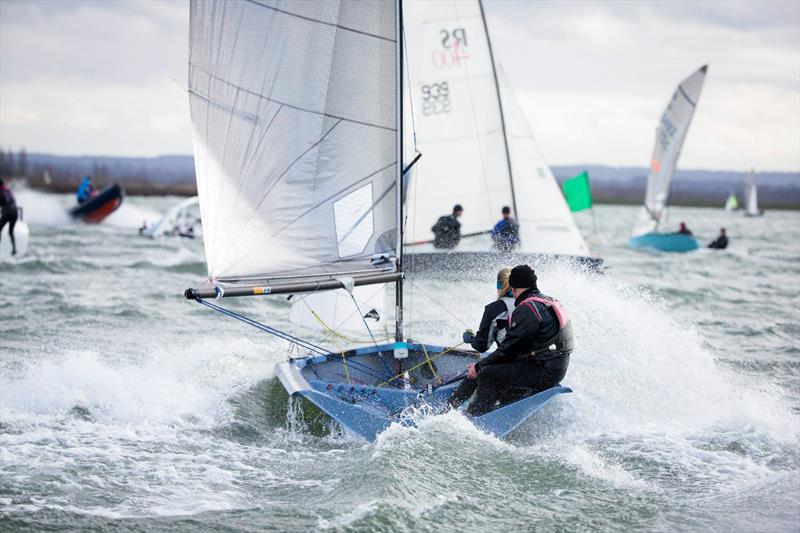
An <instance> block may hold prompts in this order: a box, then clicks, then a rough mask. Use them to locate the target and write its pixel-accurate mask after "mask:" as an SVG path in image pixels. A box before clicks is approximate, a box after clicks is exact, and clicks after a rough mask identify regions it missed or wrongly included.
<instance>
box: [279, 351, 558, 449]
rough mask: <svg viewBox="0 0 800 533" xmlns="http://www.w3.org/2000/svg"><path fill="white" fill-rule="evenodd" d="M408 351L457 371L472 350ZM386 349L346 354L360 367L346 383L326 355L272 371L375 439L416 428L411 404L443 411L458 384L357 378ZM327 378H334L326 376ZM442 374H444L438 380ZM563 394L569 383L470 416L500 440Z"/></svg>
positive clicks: (415, 375) (295, 391)
mask: <svg viewBox="0 0 800 533" xmlns="http://www.w3.org/2000/svg"><path fill="white" fill-rule="evenodd" d="M409 351H410V352H412V354H413V353H415V351H416V353H425V357H430V358H431V359H433V360H435V361H436V363H435V364H436V365H437V367H438V370H439V371H442V372H449V373H454V372H455V373H459V372H460V371H462V370H463V369H464V368H465V367H466V365H467V364H468V363H469V362H471V361H474V360H475V355H474V354H471V353H468V352H455V351H451V352H450V353H447V352H445V353H446V354H447V355H446V357H443V358H440V357H439V356H438V355H437V354H442V352H443V351H445V349H444V348H443V347H439V346H431V345H425V346H424V349H423V346H422V345H414V344H411V345H409ZM387 352H388V353H389V354H392V353H393V346H392V345H383V346H377V347H370V348H361V349H358V350H353V351H351V352H349V353H347V361H352V362H351V363H348V364H350V365H353V364H356V365H358V366H351V367H350V369H349V374H348V376H349V377H352V378H353V379H352V381H350V382H349V383H348V382H345V381H344V380H343V379H341V377H342V374H341V371H340V370H338V369H340V368H343V363H342V362H341V361H339V360H333V361H332V360H329V359H326V358H325V357H306V358H301V359H293V360H290V361H287V362H285V363H280V364H278V365H277V366H276V370H275V372H276V374H277V376H278V378H279V379H280V381H281V383H282V384H283V386H284V388H286V390H287V392H288V393H289V394H291V395H297V396H302V397H303V398H305V399H307V400H308V401H310V402H311V403H313V404H314V405H316V406H317V407H319V408H320V409H321V410H322V411H324V412H325V413H326V414H327V415H328V416H330V417H331V418H333V419H334V420H336V421H337V422H338V423H339V424H341V425H342V427H344V428H346V429H347V430H349V431H350V432H352V433H354V434H356V435H359V436H361V437H363V438H365V439H367V440H375V438H376V437H377V436H378V434H380V433H381V432H383V431H384V430H386V429H387V428H388V427H389V426H390V425H391V424H393V423H396V424H400V425H402V426H407V427H412V426H414V425H415V422H414V418H413V417H412V415H413V412H414V410H413V408H415V407H428V408H431V409H433V410H434V411H437V410H440V409H442V408H443V407H444V406H445V403H446V401H447V399H448V398H449V397H450V395H451V394H452V393H453V390H454V389H455V388H456V387H457V386H458V383H453V384H450V385H444V386H439V387H435V385H434V384H435V383H436V380H435V379H433V378H431V376H428V377H425V376H424V375H423V374H422V373H421V372H419V369H414V370H413V371H412V372H411V377H412V380H413V381H414V386H413V388H412V387H410V386H409V388H404V387H396V386H387V384H386V383H385V382H384V383H379V384H378V383H376V384H374V385H373V384H368V383H365V382H364V381H363V380H361V379H359V380H358V382H357V381H356V379H357V378H358V377H362V378H363V377H365V376H357V374H358V372H359V368H361V367H362V366H363V365H365V364H372V365H373V366H372V367H371V368H373V369H379V368H380V367H381V365H380V364H378V363H379V362H380V361H379V358H380V357H385V356H386V353H387ZM387 360H389V361H393V359H388V358H387ZM419 360H421V359H419ZM407 361H408V364H407V368H413V366H414V364H412V363H416V361H415V360H414V358H413V356H412V357H411V358H409V359H408V360H407ZM328 377H331V378H334V379H326V378H328ZM337 378H338V379H337ZM444 378H446V375H442V376H441V377H439V378H436V379H439V380H441V379H444ZM348 379H349V378H348ZM429 386H430V387H429ZM566 392H572V391H571V389H569V388H567V387H562V386H556V387H553V388H551V389H548V390H545V391H542V392H540V393H537V394H534V395H532V396H528V397H526V398H523V399H521V400H518V401H516V402H513V403H510V404H508V405H504V406H501V407H498V408H497V409H495V410H494V411H491V412H490V413H487V414H485V415H483V416H479V417H474V418H471V420H472V422H473V423H474V424H475V426H476V427H478V428H479V429H481V430H483V431H485V432H486V433H490V434H492V435H495V436H496V437H498V438H502V437H505V436H506V435H508V434H509V433H510V432H511V431H513V430H514V429H516V428H517V427H518V426H519V425H520V424H522V423H523V422H525V420H527V419H528V418H529V417H530V416H531V415H532V414H533V413H535V412H536V411H538V410H539V409H541V408H542V407H544V406H545V405H546V404H547V403H548V402H550V400H552V399H553V398H554V397H556V396H558V395H559V394H563V393H566ZM409 408H412V409H411V410H409ZM409 411H410V412H409Z"/></svg>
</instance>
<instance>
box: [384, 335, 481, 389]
mask: <svg viewBox="0 0 800 533" xmlns="http://www.w3.org/2000/svg"><path fill="white" fill-rule="evenodd" d="M462 344H464V343H463V342H460V343H458V344H456V345H455V346H453V347H451V348H448V349H446V350H445V351H443V352H442V353H440V354H437V355H434V356H433V357H430V358H428V357H427V350H425V355H426V360H425V361H423V362H421V363H420V364H418V365H414V366H412V367H411V368H406V369H405V370H403V371H402V372H400V373H399V374H397V375H396V376H394V377H393V378H390V379H387V380H386V381H384V382H383V383H381V384H379V385H378V386H379V387H381V386H383V385H388V384H389V383H391V382H392V381H394V380H396V379H397V378H401V377H403V374H405V373H406V372H413V371H414V370H416V369H418V368H419V367H421V366H422V365H426V364H428V363H430V362H432V361H433V360H434V359H438V358H440V357H441V356H443V355H444V354H446V353H450V352H452V351H453V350H455V349H456V348H458V347H459V346H461V345H462ZM422 348H423V350H424V349H425V345H424V344H423V345H422ZM477 356H478V358H480V356H481V354H477Z"/></svg>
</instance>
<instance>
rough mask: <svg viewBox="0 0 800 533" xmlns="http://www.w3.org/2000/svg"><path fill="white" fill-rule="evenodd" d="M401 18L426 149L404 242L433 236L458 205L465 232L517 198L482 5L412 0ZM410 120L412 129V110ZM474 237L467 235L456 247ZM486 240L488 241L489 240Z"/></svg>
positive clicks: (409, 83)
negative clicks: (436, 225)
mask: <svg viewBox="0 0 800 533" xmlns="http://www.w3.org/2000/svg"><path fill="white" fill-rule="evenodd" d="M403 19H404V30H405V44H406V50H407V61H408V69H407V79H406V80H404V83H405V84H406V85H405V88H406V89H407V93H408V99H407V100H406V102H407V104H409V105H410V106H411V107H412V109H413V120H414V126H415V127H416V128H415V129H416V144H417V146H418V148H419V151H420V152H422V159H421V160H420V162H419V163H418V164H417V166H416V169H415V172H414V175H413V177H412V178H411V180H410V182H409V184H408V188H407V194H406V206H407V217H408V223H407V226H406V227H407V230H406V235H405V238H406V242H416V241H423V240H428V239H432V238H433V233H432V232H431V226H433V225H434V223H436V220H437V219H438V218H439V217H440V216H441V215H447V214H450V212H451V211H452V208H453V206H454V205H455V204H461V205H462V206H463V207H464V214H463V216H462V217H461V219H460V221H461V233H462V234H467V233H473V232H481V231H488V230H490V229H492V227H493V226H494V224H495V223H496V222H497V221H498V220H499V219H500V212H501V209H502V208H503V206H506V205H508V206H511V205H512V203H513V202H512V191H511V181H510V176H509V173H508V163H507V159H506V154H505V147H504V140H503V132H502V125H501V119H500V107H499V103H498V97H497V90H496V87H495V80H494V75H493V72H492V63H491V59H490V56H489V46H488V42H487V40H486V33H485V31H484V26H483V19H482V17H481V12H480V6H479V4H478V2H477V1H476V0H442V1H437V2H426V1H420V0H409V1H406V2H404V3H403ZM406 119H407V120H406V130H405V131H407V132H409V134H410V133H411V131H412V124H411V113H406ZM406 144H410V143H406ZM521 231H524V230H521ZM474 242H475V241H474V240H467V239H465V240H462V242H461V244H460V245H459V247H458V249H459V250H464V249H468V248H469V246H470V245H471V244H474ZM481 246H482V247H483V249H488V248H489V245H487V244H486V242H485V241H484V242H482V243H481Z"/></svg>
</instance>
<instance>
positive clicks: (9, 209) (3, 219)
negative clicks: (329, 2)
mask: <svg viewBox="0 0 800 533" xmlns="http://www.w3.org/2000/svg"><path fill="white" fill-rule="evenodd" d="M17 216H18V213H17V202H16V200H14V195H13V194H11V190H10V189H9V188H8V187H6V184H5V182H4V181H3V180H1V179H0V235H2V233H3V228H4V227H6V223H8V236H9V237H11V255H17V241H16V240H15V239H14V226H16V225H17Z"/></svg>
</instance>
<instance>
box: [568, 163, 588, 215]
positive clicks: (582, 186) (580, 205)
mask: <svg viewBox="0 0 800 533" xmlns="http://www.w3.org/2000/svg"><path fill="white" fill-rule="evenodd" d="M562 187H563V189H564V198H566V199H567V205H569V208H570V210H571V211H582V210H584V209H589V208H590V207H592V191H591V189H590V188H589V174H588V173H587V172H582V173H580V174H578V175H577V176H575V177H574V178H570V179H568V180H567V181H565V182H564V184H563V185H562Z"/></svg>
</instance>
